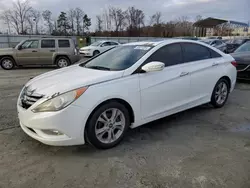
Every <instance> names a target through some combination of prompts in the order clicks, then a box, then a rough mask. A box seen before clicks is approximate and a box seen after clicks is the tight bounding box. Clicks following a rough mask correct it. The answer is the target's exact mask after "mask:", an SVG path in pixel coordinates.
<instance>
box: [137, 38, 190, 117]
mask: <svg viewBox="0 0 250 188" xmlns="http://www.w3.org/2000/svg"><path fill="white" fill-rule="evenodd" d="M152 61H160V62H163V63H164V64H165V68H164V69H163V70H162V71H158V72H148V73H141V74H139V80H140V92H141V113H142V118H143V119H150V118H152V119H155V118H159V117H163V116H165V115H166V113H169V114H171V110H173V111H175V110H176V109H178V107H180V108H182V107H183V106H184V105H185V104H187V103H188V102H189V96H190V95H189V92H190V76H189V75H188V73H187V72H188V66H187V65H184V64H182V61H183V59H182V49H181V45H180V44H179V43H176V44H169V45H166V46H164V47H161V48H160V49H158V50H157V51H156V52H155V53H154V54H152V55H151V56H150V57H149V58H148V59H147V60H146V61H145V62H144V64H146V63H149V62H152Z"/></svg>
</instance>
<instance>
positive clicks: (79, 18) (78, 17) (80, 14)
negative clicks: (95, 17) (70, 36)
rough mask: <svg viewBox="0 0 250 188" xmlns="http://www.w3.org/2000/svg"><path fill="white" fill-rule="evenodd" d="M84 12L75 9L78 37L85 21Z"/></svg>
mask: <svg viewBox="0 0 250 188" xmlns="http://www.w3.org/2000/svg"><path fill="white" fill-rule="evenodd" d="M83 16H84V12H83V10H82V9H80V8H76V9H75V19H76V31H77V35H80V33H81V23H82V20H83Z"/></svg>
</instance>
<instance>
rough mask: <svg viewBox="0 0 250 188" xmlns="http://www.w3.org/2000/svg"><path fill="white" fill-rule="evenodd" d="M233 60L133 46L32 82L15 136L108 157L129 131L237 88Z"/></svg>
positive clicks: (187, 47) (190, 46) (216, 102)
mask: <svg viewBox="0 0 250 188" xmlns="http://www.w3.org/2000/svg"><path fill="white" fill-rule="evenodd" d="M235 65H236V62H235V60H234V59H233V58H232V56H230V55H228V54H224V53H223V52H221V51H219V50H217V49H216V48H213V47H211V46H209V45H207V44H205V43H201V42H196V41H191V40H190V41H188V40H181V39H168V40H162V41H150V42H136V43H129V44H125V45H121V46H117V47H116V48H113V49H111V50H109V51H107V52H105V53H103V54H99V55H98V56H96V57H94V58H92V59H90V60H89V61H88V62H84V63H81V62H80V63H79V64H76V65H73V66H70V67H66V68H63V69H59V70H55V71H51V72H48V73H45V74H42V75H40V76H37V77H35V78H33V79H31V80H30V81H29V82H28V83H27V84H25V86H24V88H23V89H22V91H21V93H20V96H19V98H18V104H17V109H18V116H19V120H20V125H21V128H22V129H23V131H24V132H25V133H27V134H28V135H29V136H31V137H32V138H34V139H36V140H38V141H40V142H42V143H45V144H48V145H55V146H59V145H80V144H85V143H86V142H88V143H90V144H92V145H94V146H95V147H97V148H102V149H107V148H111V147H114V146H115V145H117V144H118V143H119V142H120V141H121V140H122V139H123V138H124V136H125V134H126V132H127V130H128V128H135V127H138V126H140V125H143V124H145V123H148V122H151V121H154V120H156V119H159V118H163V117H165V116H168V115H171V114H174V113H177V112H180V111H183V110H186V109H189V108H192V107H195V106H198V105H202V104H205V103H209V102H210V103H211V104H212V105H213V106H214V107H216V108H220V107H222V106H223V105H224V104H225V103H226V101H227V99H228V95H229V93H230V92H232V91H233V89H234V86H235V83H236V68H235Z"/></svg>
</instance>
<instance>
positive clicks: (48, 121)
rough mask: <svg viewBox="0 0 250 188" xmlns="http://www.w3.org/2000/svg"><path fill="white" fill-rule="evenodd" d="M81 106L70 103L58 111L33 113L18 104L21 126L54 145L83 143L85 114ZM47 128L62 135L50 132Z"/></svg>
mask: <svg viewBox="0 0 250 188" xmlns="http://www.w3.org/2000/svg"><path fill="white" fill-rule="evenodd" d="M81 109H82V108H81V107H78V106H74V105H70V106H68V107H66V108H65V109H63V110H61V111H58V112H41V113H33V112H32V111H31V110H30V109H27V110H26V109H24V108H22V107H21V106H19V105H18V106H17V110H18V118H19V121H20V125H21V128H22V129H23V131H24V132H25V133H26V134H28V135H29V136H30V137H32V138H34V139H36V140H38V141H40V142H42V143H44V144H47V145H52V146H69V145H82V144H84V143H85V140H84V131H83V130H84V127H85V124H84V123H85V121H84V119H83V118H84V115H83V114H82V112H83V111H84V110H81ZM47 130H54V131H58V132H60V133H61V134H60V135H52V134H48V132H47Z"/></svg>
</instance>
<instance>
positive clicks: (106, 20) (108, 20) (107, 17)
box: [103, 9, 112, 31]
mask: <svg viewBox="0 0 250 188" xmlns="http://www.w3.org/2000/svg"><path fill="white" fill-rule="evenodd" d="M103 18H104V19H103V22H104V25H105V30H106V31H111V29H112V18H111V16H110V12H109V9H108V10H106V9H105V10H104V11H103Z"/></svg>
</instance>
